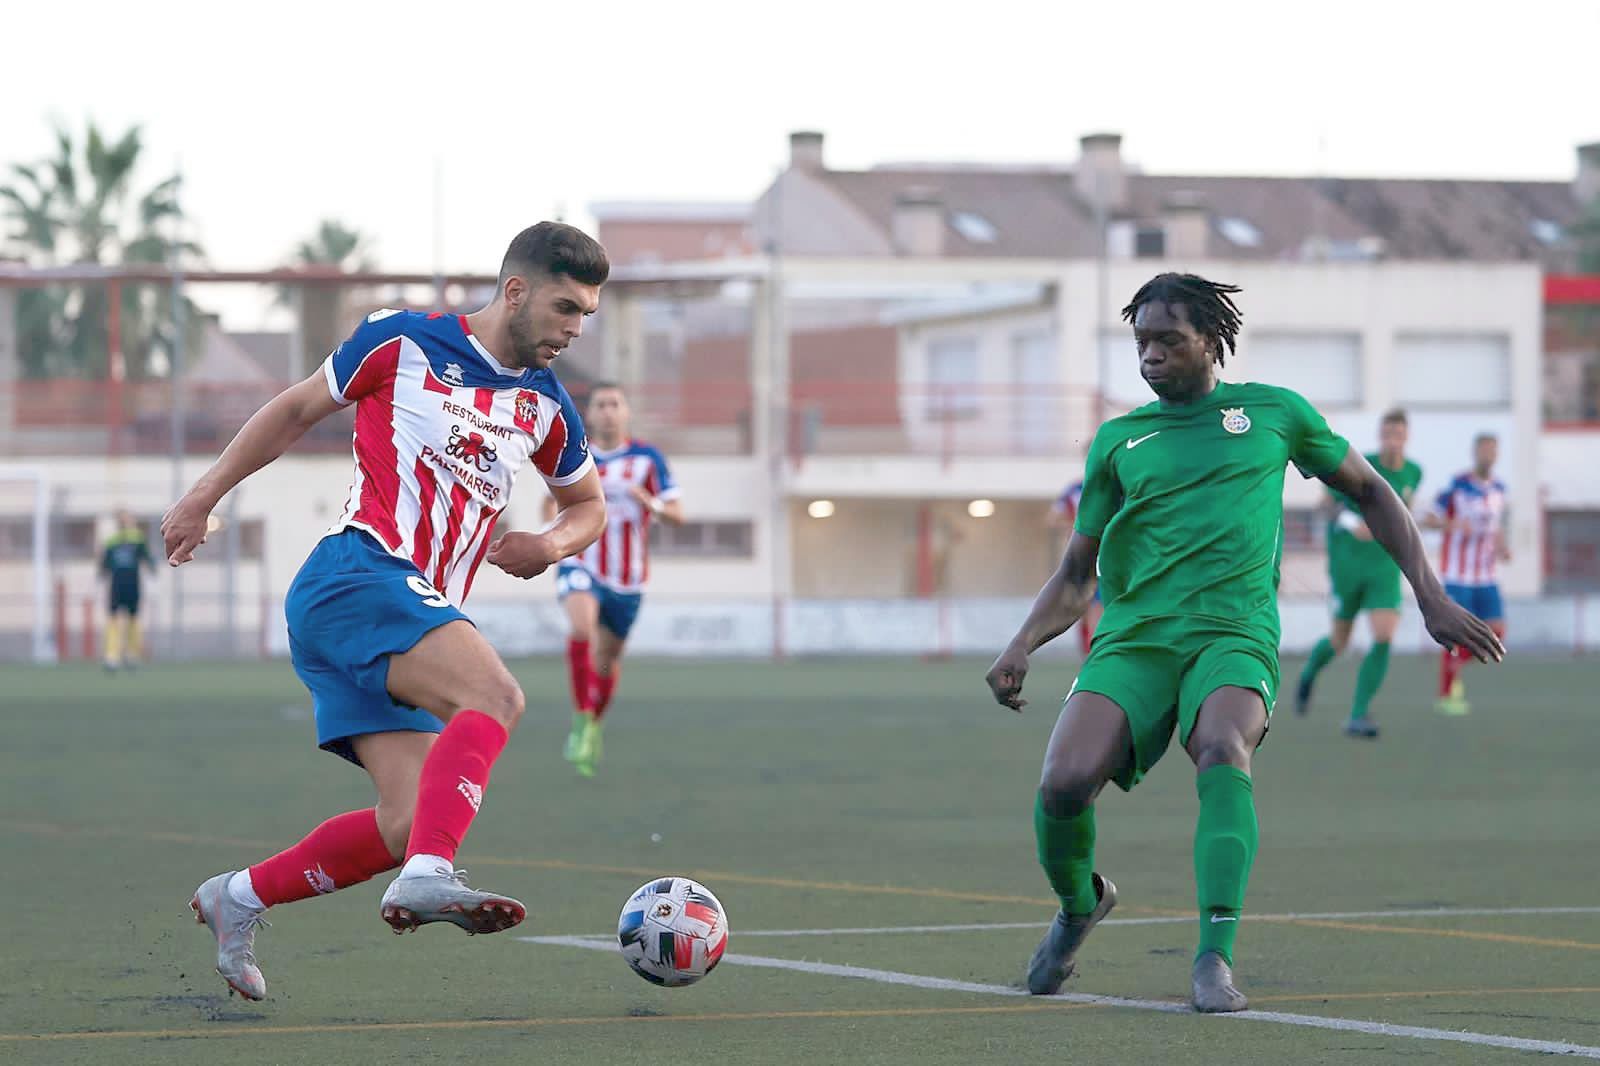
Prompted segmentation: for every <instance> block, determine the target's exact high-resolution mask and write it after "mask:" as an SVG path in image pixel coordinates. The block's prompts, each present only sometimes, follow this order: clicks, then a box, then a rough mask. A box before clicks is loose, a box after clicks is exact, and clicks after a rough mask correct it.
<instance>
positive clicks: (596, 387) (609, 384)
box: [583, 380, 628, 403]
mask: <svg viewBox="0 0 1600 1066" xmlns="http://www.w3.org/2000/svg"><path fill="white" fill-rule="evenodd" d="M607 389H610V390H611V391H613V392H620V393H621V394H622V395H623V396H627V395H628V390H627V389H625V388H623V387H622V382H620V381H606V380H601V381H595V382H592V383H590V385H589V393H588V395H587V396H585V397H584V401H583V402H584V403H590V402H592V401H593V400H594V395H595V393H597V392H604V391H606V390H607Z"/></svg>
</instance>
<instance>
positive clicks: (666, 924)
mask: <svg viewBox="0 0 1600 1066" xmlns="http://www.w3.org/2000/svg"><path fill="white" fill-rule="evenodd" d="M617 943H618V944H619V945H621V947H622V957H623V959H625V960H626V961H627V963H628V965H629V966H631V967H633V972H634V973H636V974H638V975H639V976H640V977H643V978H644V979H645V980H646V981H649V982H650V983H651V984H653V985H665V986H666V987H667V988H678V987H681V986H683V985H692V984H694V983H695V982H696V981H698V980H700V978H702V977H704V976H705V975H706V974H708V973H710V972H711V971H712V970H714V969H716V968H717V963H719V962H721V961H722V953H723V952H724V951H726V950H727V947H728V915H727V912H726V911H724V910H723V909H722V904H721V903H719V902H718V901H717V897H716V896H713V895H712V894H711V890H710V889H708V888H706V887H705V886H704V885H700V884H696V883H695V882H693V881H691V880H689V879H688V878H687V877H662V878H659V879H657V880H655V881H651V882H649V883H648V884H644V885H641V886H639V891H637V892H635V893H634V894H633V895H631V896H629V897H628V902H627V903H625V904H623V905H622V915H621V916H620V917H619V918H618V919H617Z"/></svg>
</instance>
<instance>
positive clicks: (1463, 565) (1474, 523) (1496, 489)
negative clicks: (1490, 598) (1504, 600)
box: [1432, 471, 1506, 586]
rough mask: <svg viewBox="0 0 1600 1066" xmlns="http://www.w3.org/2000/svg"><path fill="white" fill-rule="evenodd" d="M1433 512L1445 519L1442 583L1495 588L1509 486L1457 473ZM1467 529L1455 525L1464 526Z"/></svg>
mask: <svg viewBox="0 0 1600 1066" xmlns="http://www.w3.org/2000/svg"><path fill="white" fill-rule="evenodd" d="M1432 512H1433V513H1434V514H1435V515H1437V516H1438V517H1440V518H1442V519H1444V520H1445V522H1446V523H1447V525H1446V526H1445V531H1444V543H1443V545H1442V546H1441V548H1440V550H1439V580H1440V581H1443V582H1444V583H1445V584H1447V585H1479V586H1482V585H1493V584H1494V583H1495V582H1496V581H1497V580H1498V577H1497V575H1496V573H1495V566H1496V561H1497V560H1496V553H1497V551H1498V548H1499V545H1500V537H1501V529H1502V527H1503V525H1504V523H1505V517H1506V486H1505V483H1504V482H1502V481H1501V480H1500V479H1499V478H1488V479H1480V478H1478V477H1477V476H1476V475H1474V474H1473V473H1472V472H1471V471H1468V472H1466V473H1464V474H1457V475H1456V477H1455V479H1454V480H1453V481H1451V482H1450V484H1449V485H1447V486H1446V487H1445V490H1444V491H1443V492H1441V493H1439V496H1438V498H1437V499H1436V500H1434V502H1433V507H1432ZM1463 522H1464V524H1465V525H1466V527H1467V528H1466V529H1464V530H1457V529H1453V528H1451V527H1452V526H1454V525H1456V524H1458V523H1463Z"/></svg>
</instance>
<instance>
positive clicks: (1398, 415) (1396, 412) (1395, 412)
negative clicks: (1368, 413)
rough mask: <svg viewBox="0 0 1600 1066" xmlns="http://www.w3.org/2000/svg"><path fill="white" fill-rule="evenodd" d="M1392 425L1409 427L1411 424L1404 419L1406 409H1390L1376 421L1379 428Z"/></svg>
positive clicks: (1408, 420)
mask: <svg viewBox="0 0 1600 1066" xmlns="http://www.w3.org/2000/svg"><path fill="white" fill-rule="evenodd" d="M1394 423H1399V424H1400V425H1402V426H1409V425H1410V424H1411V420H1410V419H1408V418H1406V409H1405V408H1404V407H1392V408H1390V409H1389V410H1387V411H1385V412H1384V413H1383V417H1382V418H1380V419H1379V420H1378V424H1379V425H1380V426H1387V425H1391V424H1394Z"/></svg>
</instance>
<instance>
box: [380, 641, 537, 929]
mask: <svg viewBox="0 0 1600 1066" xmlns="http://www.w3.org/2000/svg"><path fill="white" fill-rule="evenodd" d="M388 691H389V694H390V696H392V697H393V699H394V700H395V701H396V702H397V703H400V704H404V705H407V706H410V707H416V708H420V709H421V710H423V711H427V712H428V713H430V714H432V715H434V716H435V717H437V718H439V719H440V720H441V721H443V722H444V723H445V727H444V730H443V732H441V733H440V734H439V737H438V739H437V740H436V741H434V743H433V745H432V747H431V748H430V749H429V750H428V753H427V756H426V758H425V759H424V760H423V763H422V768H421V770H420V772H419V773H418V782H417V793H416V796H417V799H416V809H415V812H414V814H413V816H412V822H411V832H410V834H409V836H408V837H407V840H406V849H405V859H406V862H405V866H404V867H402V869H401V871H400V876H399V877H397V878H396V879H395V881H394V882H393V883H392V884H391V885H390V886H389V889H388V891H387V892H385V893H384V897H383V905H382V913H383V916H384V920H385V921H387V922H388V923H389V924H390V926H391V927H393V928H394V930H395V931H396V932H404V931H406V930H409V929H415V928H416V927H417V926H418V925H423V924H426V923H428V922H434V921H447V922H451V923H453V924H455V925H459V926H460V927H461V928H463V929H466V930H467V931H468V932H473V933H492V932H498V931H500V930H502V929H509V928H511V927H512V926H514V925H516V924H517V923H519V922H521V921H522V919H523V917H524V916H525V915H526V910H525V908H524V907H523V906H522V904H520V903H518V902H517V901H516V900H513V899H510V898H509V897H505V896H496V895H493V894H490V893H485V892H477V891H474V890H472V889H469V888H467V886H466V884H465V883H464V882H463V881H462V879H461V877H460V875H459V874H458V873H456V872H455V871H454V869H453V865H454V861H455V856H456V851H457V849H458V848H459V847H460V846H461V841H462V840H463V839H464V838H465V837H466V835H467V830H468V829H469V828H470V827H471V825H472V821H473V819H474V817H476V815H477V813H478V810H479V807H480V806H481V805H482V802H483V795H484V792H485V790H486V789H487V787H488V784H489V777H490V771H491V769H492V767H493V766H494V763H495V760H496V759H498V758H499V757H500V753H501V751H503V750H504V748H505V745H506V740H507V739H508V738H509V736H510V734H511V731H512V730H513V729H515V728H516V725H517V722H518V721H519V720H520V719H521V718H522V711H523V696H522V688H521V686H519V685H518V684H517V682H516V679H515V678H513V677H512V676H511V672H510V671H509V670H507V669H506V667H505V664H504V663H502V662H501V661H500V656H499V655H497V654H496V653H495V651H494V649H493V648H492V647H490V646H489V642H488V641H487V640H485V639H484V637H483V635H482V634H480V633H479V632H478V630H477V629H476V628H475V627H474V626H473V625H472V623H470V622H468V621H467V620H466V619H464V618H456V619H455V620H453V621H450V622H447V623H445V624H444V625H441V626H438V627H437V628H434V629H432V630H430V631H429V632H428V633H427V634H426V635H424V636H423V637H422V638H421V639H420V640H418V641H417V642H416V643H415V644H414V645H413V646H412V647H411V648H410V649H409V650H407V651H405V652H402V653H398V654H394V655H391V656H390V657H389V663H388Z"/></svg>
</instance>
